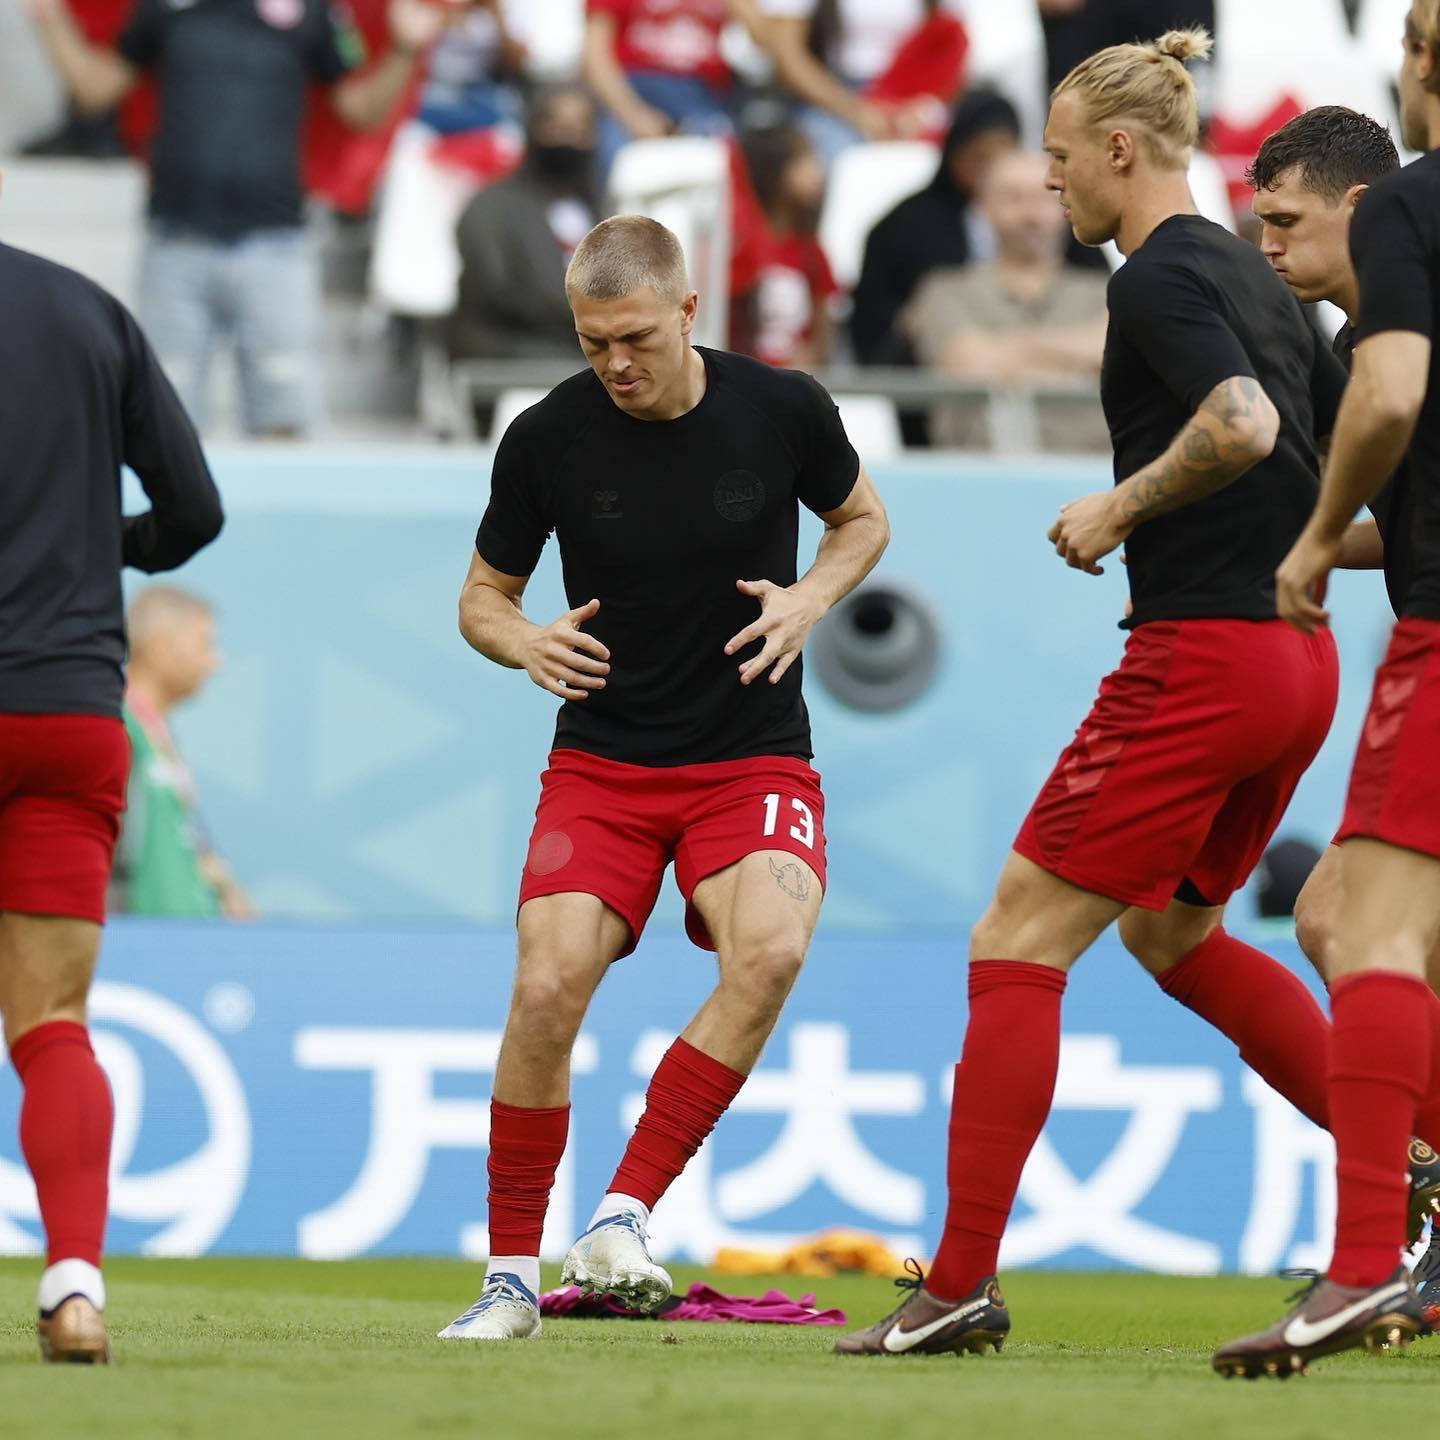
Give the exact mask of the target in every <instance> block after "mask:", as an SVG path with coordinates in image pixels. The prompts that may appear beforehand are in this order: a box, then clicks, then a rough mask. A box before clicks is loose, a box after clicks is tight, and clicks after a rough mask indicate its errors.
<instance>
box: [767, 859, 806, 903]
mask: <svg viewBox="0 0 1440 1440" xmlns="http://www.w3.org/2000/svg"><path fill="white" fill-rule="evenodd" d="M770 873H771V874H772V875H773V876H774V877H775V883H776V884H777V885H778V886H779V887H780V888H781V889H782V890H783V891H784V892H785V893H786V894H787V895H788V896H789V897H790V898H791V899H792V900H808V899H809V898H810V877H809V876H808V875H807V874H806V873H805V867H804V866H803V865H797V864H796V863H795V862H794V861H793V860H792V861H788V862H787V863H786V864H784V865H777V864H776V863H775V862H774V861H773V860H772V861H771V862H770Z"/></svg>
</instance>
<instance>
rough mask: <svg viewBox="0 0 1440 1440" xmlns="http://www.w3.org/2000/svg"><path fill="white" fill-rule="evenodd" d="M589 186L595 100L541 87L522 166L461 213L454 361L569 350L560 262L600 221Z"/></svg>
mask: <svg viewBox="0 0 1440 1440" xmlns="http://www.w3.org/2000/svg"><path fill="white" fill-rule="evenodd" d="M596 190H597V185H596V165H595V106H594V102H593V101H592V100H591V99H590V96H589V95H588V94H587V93H586V92H585V91H584V90H582V89H580V88H578V87H577V86H556V87H554V88H551V89H548V90H542V91H540V92H539V93H538V94H537V95H536V97H535V99H534V101H533V102H532V104H531V108H530V120H529V126H528V131H527V147H526V152H525V159H524V160H523V161H522V162H521V165H520V168H519V169H518V170H517V171H515V173H514V174H513V175H510V176H508V177H507V178H506V179H504V180H501V181H499V182H498V183H497V184H495V185H491V186H488V187H487V188H486V189H484V190H481V191H480V193H479V194H478V195H476V196H475V198H474V199H473V200H472V201H471V202H470V204H469V205H468V206H467V207H466V209H465V212H464V214H463V215H462V216H461V217H460V224H459V227H458V231H457V235H458V239H459V243H460V262H461V270H460V299H459V303H458V305H457V306H456V310H455V314H454V316H453V317H452V319H451V322H450V353H451V355H452V356H453V357H454V358H456V359H462V360H463V359H482V358H491V359H509V358H514V357H521V356H523V357H526V358H544V357H548V356H564V357H565V358H567V359H573V358H574V357H575V356H576V354H577V344H578V342H577V341H576V339H575V318H574V316H573V315H571V313H570V303H569V301H568V300H567V299H566V297H565V267H566V266H567V265H568V264H569V263H570V256H571V255H572V254H573V253H574V250H575V247H576V246H577V245H578V244H579V243H580V241H581V240H582V239H583V238H584V236H585V234H586V232H587V231H589V229H590V228H591V226H592V225H594V224H595V222H596V220H597V219H598V218H599V204H598V201H597V194H596Z"/></svg>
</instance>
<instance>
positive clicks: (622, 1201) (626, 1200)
mask: <svg viewBox="0 0 1440 1440" xmlns="http://www.w3.org/2000/svg"><path fill="white" fill-rule="evenodd" d="M622 1210H630V1211H633V1212H634V1213H635V1214H636V1215H638V1216H639V1217H640V1225H641V1228H642V1229H645V1230H648V1229H649V1228H650V1207H649V1206H648V1205H647V1204H646V1203H645V1202H644V1201H643V1200H637V1199H636V1198H635V1197H634V1196H633V1195H626V1194H624V1193H622V1192H621V1191H619V1190H611V1191H609V1192H608V1193H607V1194H606V1196H605V1198H604V1199H603V1200H601V1202H600V1206H599V1208H598V1209H597V1210H596V1211H595V1213H594V1214H593V1215H592V1216H591V1217H590V1225H598V1224H599V1223H600V1222H601V1221H602V1220H606V1219H608V1218H609V1217H610V1216H611V1215H618V1214H619V1213H620V1212H621V1211H622ZM589 1228H590V1227H589V1226H586V1229H589Z"/></svg>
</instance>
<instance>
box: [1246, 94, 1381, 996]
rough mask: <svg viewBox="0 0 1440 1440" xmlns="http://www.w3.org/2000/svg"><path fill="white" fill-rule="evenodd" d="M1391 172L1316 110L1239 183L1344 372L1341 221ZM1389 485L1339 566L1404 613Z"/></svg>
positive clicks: (1353, 125) (1267, 246) (1324, 930)
mask: <svg viewBox="0 0 1440 1440" xmlns="http://www.w3.org/2000/svg"><path fill="white" fill-rule="evenodd" d="M1399 168H1400V157H1399V155H1398V154H1397V153H1396V150H1395V143H1394V141H1393V140H1391V138H1390V133H1389V131H1388V130H1386V129H1385V127H1384V126H1383V125H1381V124H1380V123H1379V122H1378V121H1376V120H1372V119H1371V118H1370V117H1369V116H1368V115H1361V114H1359V113H1358V112H1357V111H1354V110H1349V109H1346V107H1345V106H1343V105H1324V106H1321V107H1320V108H1318V109H1315V110H1308V111H1306V112H1305V114H1303V115H1298V116H1296V117H1295V119H1293V120H1291V121H1290V122H1289V123H1288V124H1287V125H1285V126H1283V127H1282V128H1281V129H1279V130H1277V131H1276V132H1275V133H1274V134H1273V135H1271V136H1270V137H1269V138H1268V139H1266V141H1265V143H1264V144H1263V145H1262V146H1261V147H1260V152H1259V154H1258V155H1257V156H1256V157H1255V163H1254V164H1253V165H1252V166H1251V167H1250V170H1249V172H1248V176H1247V178H1248V179H1249V181H1250V183H1251V185H1252V186H1253V187H1254V189H1255V198H1254V200H1253V201H1252V204H1251V208H1252V209H1253V210H1254V212H1255V215H1256V218H1257V219H1259V221H1260V222H1261V236H1260V249H1261V252H1262V253H1263V254H1264V256H1265V257H1266V259H1268V260H1269V261H1270V263H1271V265H1273V266H1274V267H1275V273H1276V274H1277V275H1279V276H1280V278H1281V279H1282V280H1284V281H1285V283H1286V284H1287V285H1288V286H1289V287H1290V288H1291V290H1293V291H1294V292H1295V294H1296V296H1297V297H1298V298H1299V299H1300V300H1303V301H1305V302H1306V303H1313V302H1315V301H1319V300H1328V301H1330V303H1331V304H1333V305H1336V306H1338V307H1339V308H1340V309H1341V310H1342V311H1344V313H1345V320H1346V323H1345V324H1344V325H1342V326H1341V327H1340V330H1339V332H1338V333H1337V334H1336V336H1335V344H1334V352H1335V355H1336V356H1337V358H1339V359H1340V361H1341V362H1342V363H1343V364H1344V365H1345V367H1346V369H1347V370H1348V369H1349V367H1350V362H1351V357H1352V352H1353V350H1354V346H1355V338H1354V337H1355V323H1356V320H1357V318H1358V314H1359V307H1360V292H1359V282H1358V281H1357V280H1356V277H1355V267H1354V265H1353V264H1352V263H1351V260H1350V221H1351V217H1352V216H1353V214H1354V213H1355V207H1356V205H1357V203H1358V202H1359V200H1360V198H1361V196H1363V195H1364V194H1365V192H1366V191H1367V190H1368V189H1369V187H1370V186H1371V185H1373V184H1375V183H1376V182H1377V181H1379V180H1382V179H1384V178H1385V176H1387V175H1391V174H1393V173H1394V172H1395V171H1396V170H1398V169H1399ZM1403 483H1404V480H1403V476H1395V477H1393V478H1392V479H1391V481H1390V482H1389V483H1388V484H1387V485H1385V486H1384V487H1383V488H1382V489H1381V490H1380V491H1379V492H1378V493H1377V494H1376V495H1375V496H1374V497H1373V498H1372V499H1371V500H1370V502H1369V504H1370V511H1371V515H1370V516H1368V517H1366V518H1365V519H1362V520H1357V521H1356V522H1355V523H1354V524H1352V525H1351V526H1350V528H1349V529H1348V530H1347V531H1346V532H1345V537H1344V541H1343V543H1342V545H1341V549H1340V558H1339V561H1338V565H1339V567H1340V568H1341V569H1347V570H1375V569H1381V568H1383V569H1384V572H1385V585H1386V589H1387V591H1388V592H1389V596H1390V603H1391V604H1392V605H1393V606H1394V608H1395V612H1396V614H1397V615H1398V614H1399V613H1400V611H1401V608H1402V606H1403V604H1404V597H1405V587H1406V579H1407V569H1408V550H1409V545H1408V537H1407V536H1406V534H1405V533H1404V532H1403V530H1402V531H1398V532H1397V531H1396V530H1395V528H1394V527H1393V526H1391V525H1390V524H1389V519H1390V516H1391V513H1392V511H1393V509H1394V500H1395V492H1396V487H1397V485H1403ZM1339 860H1340V851H1339V849H1338V847H1336V846H1334V845H1331V846H1330V847H1329V848H1328V849H1327V850H1326V852H1325V854H1324V855H1323V856H1322V857H1321V860H1320V863H1319V864H1318V865H1317V866H1316V867H1315V869H1314V871H1312V872H1311V875H1310V878H1309V879H1308V880H1307V881H1306V883H1305V888H1304V889H1303V890H1302V891H1301V892H1300V898H1299V900H1298V901H1297V902H1296V906H1295V934H1296V938H1297V939H1298V940H1299V942H1300V947H1301V949H1303V950H1304V952H1305V954H1306V956H1307V957H1308V958H1309V960H1310V962H1311V964H1313V965H1314V966H1315V968H1316V969H1317V970H1319V971H1320V973H1321V974H1322V975H1323V974H1324V973H1325V966H1324V959H1323V956H1324V951H1325V948H1326V946H1327V944H1328V941H1329V937H1330V935H1331V933H1332V932H1333V930H1334V926H1335V915H1336V911H1337V909H1338V907H1339V900H1340V892H1339V870H1340V866H1339Z"/></svg>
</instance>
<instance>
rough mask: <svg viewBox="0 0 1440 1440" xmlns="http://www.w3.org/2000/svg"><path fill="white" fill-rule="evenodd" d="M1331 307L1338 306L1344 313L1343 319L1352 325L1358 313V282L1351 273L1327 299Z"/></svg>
mask: <svg viewBox="0 0 1440 1440" xmlns="http://www.w3.org/2000/svg"><path fill="white" fill-rule="evenodd" d="M1327 298H1328V299H1329V301H1330V303H1331V304H1332V305H1338V306H1339V307H1340V309H1342V310H1343V311H1344V312H1345V318H1346V319H1347V320H1348V321H1349V322H1350V323H1351V324H1352V325H1353V324H1354V323H1355V317H1356V316H1357V315H1358V314H1359V313H1360V282H1359V281H1358V280H1357V279H1356V278H1355V276H1354V274H1353V272H1352V274H1351V276H1350V278H1349V279H1348V280H1346V281H1343V282H1342V283H1341V284H1340V285H1338V286H1337V287H1336V290H1335V293H1334V294H1333V295H1331V296H1329V297H1327Z"/></svg>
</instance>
